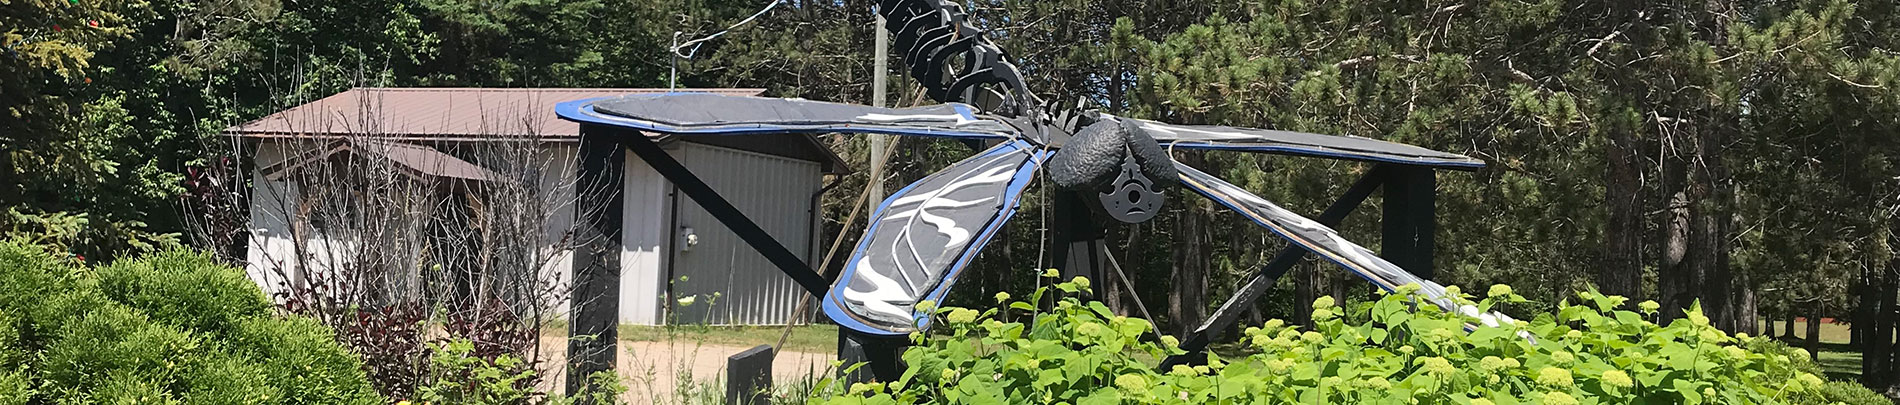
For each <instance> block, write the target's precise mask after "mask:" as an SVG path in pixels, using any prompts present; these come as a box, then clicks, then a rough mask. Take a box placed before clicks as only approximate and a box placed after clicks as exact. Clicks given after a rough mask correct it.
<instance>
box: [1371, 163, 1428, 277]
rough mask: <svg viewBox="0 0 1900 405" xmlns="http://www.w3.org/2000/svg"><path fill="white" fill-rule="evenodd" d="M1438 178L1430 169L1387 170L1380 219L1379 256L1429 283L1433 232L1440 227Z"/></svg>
mask: <svg viewBox="0 0 1900 405" xmlns="http://www.w3.org/2000/svg"><path fill="white" fill-rule="evenodd" d="M1437 200H1438V177H1437V176H1436V175H1435V174H1434V173H1433V172H1432V169H1431V168H1428V167H1418V166H1389V167H1387V170H1385V207H1384V208H1385V210H1384V211H1385V215H1384V217H1383V218H1382V219H1380V225H1381V228H1382V233H1383V235H1382V237H1381V238H1380V252H1379V256H1380V257H1384V258H1385V260H1387V261H1391V262H1392V264H1396V265H1398V266H1399V268H1401V269H1405V270H1406V271H1409V272H1412V274H1416V275H1418V277H1419V278H1423V279H1426V280H1430V279H1432V276H1434V275H1435V274H1434V273H1435V272H1434V271H1433V267H1432V244H1433V243H1434V238H1433V232H1436V231H1437V228H1438V216H1437Z"/></svg>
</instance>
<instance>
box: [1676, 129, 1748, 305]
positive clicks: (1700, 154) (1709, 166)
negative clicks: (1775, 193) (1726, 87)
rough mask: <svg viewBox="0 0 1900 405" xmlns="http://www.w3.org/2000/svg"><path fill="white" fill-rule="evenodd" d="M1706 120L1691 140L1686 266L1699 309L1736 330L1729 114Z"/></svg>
mask: <svg viewBox="0 0 1900 405" xmlns="http://www.w3.org/2000/svg"><path fill="white" fill-rule="evenodd" d="M1710 115H1712V116H1714V118H1712V119H1711V120H1710V123H1709V124H1708V125H1706V126H1705V127H1702V128H1698V130H1697V131H1695V132H1696V139H1695V158H1694V159H1692V160H1691V162H1694V163H1695V166H1694V167H1692V168H1691V169H1690V172H1691V173H1692V176H1691V180H1692V182H1691V183H1690V186H1689V190H1690V192H1689V197H1690V200H1691V201H1692V203H1691V204H1690V206H1689V224H1690V227H1689V257H1688V262H1689V267H1690V268H1691V269H1692V270H1690V273H1691V274H1693V275H1694V277H1696V278H1695V280H1696V283H1694V284H1692V285H1696V286H1699V287H1700V290H1701V291H1700V294H1699V295H1700V296H1701V297H1702V312H1703V314H1704V315H1707V316H1708V317H1709V322H1710V323H1711V324H1712V325H1715V327H1717V328H1721V329H1722V330H1724V331H1729V332H1734V331H1735V330H1736V312H1738V311H1736V301H1737V300H1736V299H1735V298H1736V294H1735V280H1734V279H1735V277H1734V273H1733V269H1731V268H1730V267H1729V252H1728V250H1729V230H1730V229H1731V228H1732V227H1731V226H1730V223H1732V222H1733V220H1734V211H1733V210H1732V209H1731V208H1732V207H1733V204H1732V203H1733V202H1734V201H1735V197H1734V195H1735V194H1734V186H1732V185H1731V184H1730V182H1729V180H1730V178H1729V171H1728V166H1727V165H1726V164H1725V163H1724V162H1723V156H1722V155H1723V149H1724V145H1726V144H1727V142H1728V140H1729V139H1730V138H1731V137H1730V136H1729V132H1730V131H1732V130H1734V129H1733V128H1731V127H1730V126H1729V122H1730V120H1726V119H1725V118H1728V117H1727V116H1728V114H1723V113H1713V114H1710Z"/></svg>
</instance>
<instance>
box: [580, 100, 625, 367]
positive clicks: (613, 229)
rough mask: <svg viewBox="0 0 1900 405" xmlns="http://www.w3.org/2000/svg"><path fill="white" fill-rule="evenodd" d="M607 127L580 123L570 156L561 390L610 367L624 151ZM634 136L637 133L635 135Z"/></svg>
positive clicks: (614, 332)
mask: <svg viewBox="0 0 1900 405" xmlns="http://www.w3.org/2000/svg"><path fill="white" fill-rule="evenodd" d="M612 132H613V131H602V130H600V128H598V127H593V126H583V127H582V130H581V144H580V152H579V153H577V154H576V159H577V160H578V162H576V163H577V164H576V166H575V167H576V179H575V182H576V184H577V186H576V187H575V190H574V192H575V197H576V199H577V200H578V201H577V202H576V204H575V218H574V221H575V230H574V232H575V236H576V239H575V240H578V241H581V244H580V245H579V246H575V247H574V249H575V252H574V253H575V255H574V264H573V274H574V289H573V293H572V296H570V297H569V302H570V308H569V313H570V314H571V315H570V319H569V321H568V332H567V333H568V341H567V359H568V368H567V394H568V395H569V396H570V397H583V396H581V394H582V393H585V392H589V391H591V390H593V389H595V388H597V387H593V386H592V381H591V380H590V379H589V378H588V377H589V376H591V375H593V374H594V373H596V372H600V371H608V372H611V371H613V367H614V360H615V355H616V353H617V352H618V351H617V350H616V347H615V343H616V342H617V341H618V340H619V334H618V332H617V330H618V329H617V328H616V327H617V326H619V323H620V322H619V313H620V252H621V250H622V249H621V233H622V229H621V227H622V221H621V217H622V216H623V215H624V214H625V210H624V207H623V206H624V205H625V203H626V202H625V196H624V195H623V194H624V188H625V186H624V184H622V179H623V178H624V177H623V175H624V174H625V172H626V162H627V152H626V149H625V148H622V147H621V146H620V142H619V141H618V140H615V139H612V138H611V137H612V136H614V134H613V133H612ZM636 136H638V135H637V134H636Z"/></svg>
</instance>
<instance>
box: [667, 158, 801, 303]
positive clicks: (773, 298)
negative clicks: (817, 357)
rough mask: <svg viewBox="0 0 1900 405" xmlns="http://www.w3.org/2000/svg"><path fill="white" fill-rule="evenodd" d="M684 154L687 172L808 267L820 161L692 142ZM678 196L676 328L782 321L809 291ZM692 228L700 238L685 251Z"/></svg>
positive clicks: (674, 292)
mask: <svg viewBox="0 0 1900 405" xmlns="http://www.w3.org/2000/svg"><path fill="white" fill-rule="evenodd" d="M681 152H682V153H681V156H680V160H681V161H682V162H683V163H684V164H685V165H686V167H687V168H690V169H692V170H693V172H694V173H697V174H699V177H700V178H701V179H704V180H705V181H706V183H707V184H709V185H711V186H712V188H713V190H717V191H719V194H720V195H723V196H725V197H726V200H727V201H731V202H732V205H733V206H736V207H738V208H739V210H740V211H743V212H745V214H746V216H748V217H751V218H752V221H753V222H757V223H758V224H759V227H760V228H764V229H765V231H766V232H767V233H770V234H772V236H773V237H774V238H777V239H778V240H779V242H780V243H783V244H784V245H785V247H786V248H787V249H790V250H791V251H792V253H794V254H797V255H798V257H799V258H800V259H805V261H806V262H807V263H809V262H811V260H810V256H811V230H812V228H811V227H812V224H813V220H814V217H813V216H812V215H813V214H812V195H813V194H814V193H817V192H818V188H819V182H820V176H821V175H822V173H821V168H820V166H819V164H818V163H816V162H807V161H802V160H796V159H789V158H784V157H779V156H772V155H765V154H759V153H753V152H746V151H740V150H735V149H727V148H721V147H715V146H706V145H700V144H693V143H685V145H684V147H683V148H682V150H681ZM673 194H674V197H673V198H674V207H677V209H678V217H677V221H676V226H675V227H674V228H675V229H674V233H675V238H676V239H674V241H673V247H674V249H673V260H672V278H671V280H670V281H671V283H672V286H671V288H670V291H671V292H672V297H673V298H674V299H673V302H670V303H669V304H671V305H672V306H673V312H672V313H673V315H675V316H677V318H675V320H673V321H671V322H672V323H682V324H692V323H707V324H744V325H771V324H783V323H785V322H786V319H787V318H788V317H789V316H790V315H791V313H790V312H791V311H790V310H791V308H792V306H794V305H797V303H798V298H799V297H800V296H802V295H804V294H805V291H804V289H803V288H800V287H799V286H798V283H796V282H794V281H792V279H791V278H790V277H787V276H786V275H785V273H783V272H781V271H779V269H778V267H775V266H773V265H772V263H771V262H768V261H766V260H765V257H764V256H763V255H760V254H759V252H758V251H756V250H753V249H752V246H750V245H747V244H746V243H745V242H744V241H742V240H740V239H739V236H738V235H737V234H734V233H733V232H732V230H730V229H727V228H726V226H725V225H723V224H721V223H720V222H719V220H718V219H716V218H713V217H712V215H711V214H708V213H706V210H705V209H704V208H701V207H700V206H699V204H697V203H694V202H693V201H692V199H691V198H689V197H687V196H685V195H681V194H680V193H677V192H675V193H673ZM688 228H690V229H691V232H692V233H693V234H694V235H696V236H697V242H696V243H694V244H692V246H687V244H688V243H687V240H686V233H685V231H686V230H687V229H688ZM682 276H683V277H684V280H682ZM714 293H718V294H719V295H718V296H717V298H714V295H713V294H714ZM685 297H694V298H693V301H694V302H693V304H692V305H687V306H681V305H679V303H678V301H679V299H681V298H685Z"/></svg>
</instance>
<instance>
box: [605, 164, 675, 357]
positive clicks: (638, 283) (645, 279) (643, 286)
mask: <svg viewBox="0 0 1900 405" xmlns="http://www.w3.org/2000/svg"><path fill="white" fill-rule="evenodd" d="M676 145H677V144H676ZM667 152H668V153H670V154H672V155H673V157H674V158H675V159H679V158H680V153H679V151H678V150H677V149H669V150H668V151H667ZM625 173H626V176H625V178H624V179H623V180H624V181H623V184H625V187H626V188H625V189H624V192H625V193H624V194H622V197H623V198H624V199H625V200H624V201H625V204H624V205H623V206H622V217H621V221H622V222H621V225H622V228H621V232H622V235H621V245H622V248H621V249H622V250H621V253H620V322H621V323H627V324H635V325H658V324H662V323H664V322H665V321H666V310H665V309H666V306H665V305H663V303H664V302H665V301H666V287H667V280H666V265H667V261H668V260H670V259H671V256H670V255H668V252H667V249H668V246H669V244H668V242H669V241H670V240H669V239H670V238H672V237H673V235H674V232H673V231H672V226H673V225H672V217H673V214H672V213H673V206H672V199H671V198H670V197H669V194H671V193H672V189H673V186H672V184H671V183H668V182H667V181H666V178H665V177H664V176H661V175H660V173H659V172H657V171H654V170H653V167H652V166H648V165H647V164H646V162H645V161H642V160H640V157H639V156H634V155H633V153H631V152H629V153H627V163H626V172H625Z"/></svg>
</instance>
